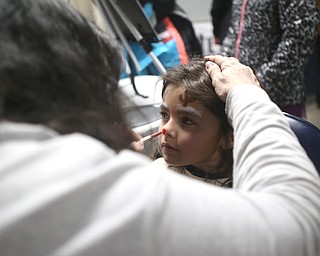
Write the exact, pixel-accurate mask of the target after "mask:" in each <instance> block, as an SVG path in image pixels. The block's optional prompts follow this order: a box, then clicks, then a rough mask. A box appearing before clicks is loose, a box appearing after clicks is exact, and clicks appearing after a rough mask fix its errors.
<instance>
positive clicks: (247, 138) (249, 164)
mask: <svg viewBox="0 0 320 256" xmlns="http://www.w3.org/2000/svg"><path fill="white" fill-rule="evenodd" d="M226 111H227V113H228V116H229V118H230V121H231V123H232V125H233V127H234V130H235V144H234V159H235V162H234V185H235V189H224V188H220V187H216V186H212V185H207V184H205V183H203V182H199V181H196V180H192V179H189V178H187V177H184V176H182V175H179V174H176V173H174V172H173V171H170V170H167V169H165V168H161V167H158V168H157V167H154V166H153V168H151V161H150V160H149V159H147V158H146V157H144V156H142V155H139V154H137V153H133V152H130V151H127V150H124V151H123V152H121V153H120V154H116V153H115V152H114V151H113V150H111V149H110V148H108V147H106V146H105V145H104V144H102V143H100V142H99V141H97V140H95V139H93V138H91V137H88V136H85V135H81V134H73V135H68V136H59V135H58V134H56V133H55V132H53V131H51V130H49V129H47V128H45V127H39V126H33V125H25V124H12V123H4V122H3V123H2V124H0V159H1V161H0V255H1V256H2V255H3V256H9V255H10V256H12V255H19V256H20V255H24V256H38V255H42V256H44V255H46V256H49V255H86V256H96V255H107V256H114V255H117V256H125V255H130V256H144V255H150V256H156V255H183V256H188V255H190V256H194V255H197V256H201V255H216V256H222V255H223V256H229V255H230V256H235V255H237V256H250V255H251V256H284V255H288V256H302V255H308V256H317V255H320V249H319V246H320V214H319V213H320V181H319V176H318V174H317V173H316V170H315V168H314V166H313V165H312V163H311V162H310V160H309V159H308V157H307V156H306V153H305V152H304V150H303V149H302V148H301V146H300V145H299V143H298V141H297V139H296V138H295V136H294V135H293V133H292V132H291V130H290V128H289V126H288V124H287V122H286V120H285V119H284V117H283V115H282V113H281V112H280V111H279V110H278V108H277V107H276V106H275V105H274V104H272V103H271V102H270V100H269V98H268V96H267V95H266V94H265V93H264V92H263V91H262V90H260V89H259V88H257V87H253V86H249V85H242V86H239V87H237V88H235V89H234V90H233V91H232V92H231V93H229V96H228V99H227V109H226Z"/></svg>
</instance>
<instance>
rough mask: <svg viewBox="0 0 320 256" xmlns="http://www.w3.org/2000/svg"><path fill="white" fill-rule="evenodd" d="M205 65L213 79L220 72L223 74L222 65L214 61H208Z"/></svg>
mask: <svg viewBox="0 0 320 256" xmlns="http://www.w3.org/2000/svg"><path fill="white" fill-rule="evenodd" d="M205 67H206V70H207V72H208V74H209V76H210V77H211V79H213V78H214V77H216V76H218V74H221V69H220V67H219V66H218V65H217V64H216V63H214V62H212V61H207V62H206V64H205Z"/></svg>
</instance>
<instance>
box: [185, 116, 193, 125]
mask: <svg viewBox="0 0 320 256" xmlns="http://www.w3.org/2000/svg"><path fill="white" fill-rule="evenodd" d="M182 123H183V124H185V125H192V124H194V122H193V121H192V120H191V119H190V118H188V117H183V118H182Z"/></svg>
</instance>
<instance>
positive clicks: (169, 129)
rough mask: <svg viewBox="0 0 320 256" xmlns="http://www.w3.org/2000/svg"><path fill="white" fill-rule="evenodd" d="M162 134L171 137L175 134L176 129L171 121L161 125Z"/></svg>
mask: <svg viewBox="0 0 320 256" xmlns="http://www.w3.org/2000/svg"><path fill="white" fill-rule="evenodd" d="M162 134H163V136H165V137H171V138H174V137H175V136H176V131H175V128H174V125H173V123H172V122H170V121H169V122H167V123H166V124H165V125H164V126H163V127H162Z"/></svg>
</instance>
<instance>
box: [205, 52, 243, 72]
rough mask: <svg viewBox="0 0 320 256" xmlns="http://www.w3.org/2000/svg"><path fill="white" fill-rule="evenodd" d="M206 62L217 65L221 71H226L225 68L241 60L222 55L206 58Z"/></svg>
mask: <svg viewBox="0 0 320 256" xmlns="http://www.w3.org/2000/svg"><path fill="white" fill-rule="evenodd" d="M204 60H205V61H212V62H214V63H216V64H217V65H218V66H219V67H220V68H221V70H223V69H224V68H223V66H227V65H231V64H236V63H239V60H238V59H236V58H234V57H224V56H221V55H208V56H205V57H204Z"/></svg>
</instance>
